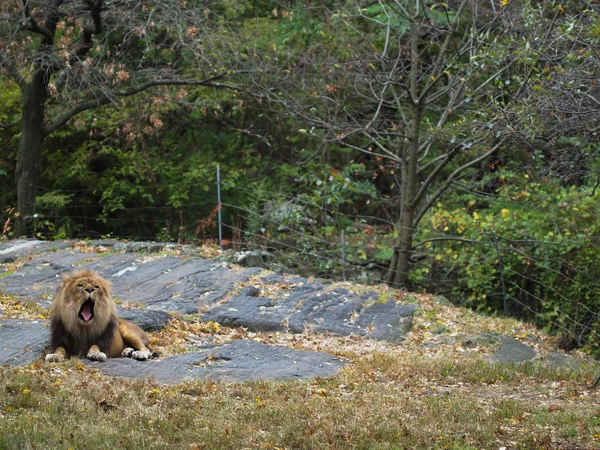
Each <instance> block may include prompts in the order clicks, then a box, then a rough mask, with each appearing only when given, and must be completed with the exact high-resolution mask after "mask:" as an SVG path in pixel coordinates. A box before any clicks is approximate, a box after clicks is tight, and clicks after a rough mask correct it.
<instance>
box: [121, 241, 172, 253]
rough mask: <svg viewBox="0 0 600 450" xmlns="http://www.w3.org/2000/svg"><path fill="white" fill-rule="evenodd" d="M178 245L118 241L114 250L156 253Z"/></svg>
mask: <svg viewBox="0 0 600 450" xmlns="http://www.w3.org/2000/svg"><path fill="white" fill-rule="evenodd" d="M176 247H177V244H174V243H169V242H152V241H145V242H117V243H116V244H114V245H113V250H115V251H117V252H127V253H142V252H145V253H154V252H160V251H163V250H171V249H173V248H176Z"/></svg>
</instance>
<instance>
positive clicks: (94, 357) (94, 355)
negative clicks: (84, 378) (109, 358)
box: [87, 351, 106, 362]
mask: <svg viewBox="0 0 600 450" xmlns="http://www.w3.org/2000/svg"><path fill="white" fill-rule="evenodd" d="M87 359H89V360H91V361H101V362H104V361H106V353H102V352H100V351H98V352H95V351H91V352H88V354H87Z"/></svg>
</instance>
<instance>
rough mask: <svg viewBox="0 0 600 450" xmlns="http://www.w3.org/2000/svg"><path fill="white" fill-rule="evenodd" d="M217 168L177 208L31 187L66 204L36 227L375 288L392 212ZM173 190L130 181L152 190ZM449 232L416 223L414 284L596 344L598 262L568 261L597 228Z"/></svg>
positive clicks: (45, 234) (387, 251)
mask: <svg viewBox="0 0 600 450" xmlns="http://www.w3.org/2000/svg"><path fill="white" fill-rule="evenodd" d="M220 175H221V174H219V181H220V183H219V184H218V185H216V186H211V187H210V188H208V189H207V188H206V187H202V189H200V188H198V191H199V192H200V194H196V195H190V196H189V198H188V201H179V202H173V203H172V204H165V203H164V202H162V199H161V198H159V196H157V197H156V198H155V197H152V195H150V196H146V197H145V198H144V201H145V202H146V204H144V203H143V202H137V203H136V204H131V205H129V204H127V202H123V203H121V204H117V203H115V202H112V203H111V202H110V201H105V198H106V196H105V195H103V194H104V193H102V192H99V191H98V190H97V189H87V188H81V189H68V190H61V189H48V188H43V187H36V188H37V189H38V191H39V192H40V193H41V195H42V196H43V195H44V194H51V195H54V196H56V198H69V199H70V200H71V201H68V202H66V203H65V204H64V205H62V206H61V205H58V206H57V205H54V206H49V205H48V202H46V203H43V202H42V203H40V204H38V205H36V218H35V220H36V233H37V235H38V236H39V237H42V238H61V237H69V238H80V239H86V238H99V237H111V238H118V239H131V240H159V241H177V242H180V243H190V242H191V243H198V244H199V243H211V244H214V245H219V246H221V247H222V248H224V249H225V250H227V249H233V250H259V251H263V252H265V254H268V255H271V256H272V262H274V263H275V265H278V266H279V267H282V268H284V270H287V271H290V272H295V273H298V274H301V275H306V276H308V275H315V276H318V277H322V278H327V279H330V280H333V281H345V280H353V281H357V282H360V283H364V284H371V285H374V284H379V283H382V282H384V281H385V280H386V275H387V274H388V272H389V270H390V259H391V255H392V254H393V251H394V248H395V247H396V246H397V240H398V234H399V232H400V227H399V225H398V224H397V223H396V222H395V220H394V217H393V216H392V215H391V214H390V213H389V211H377V212H376V213H375V214H373V213H368V214H360V213H358V211H353V209H352V208H351V207H347V206H346V205H341V206H340V205H331V204H327V203H326V202H325V201H319V199H318V198H317V199H315V198H311V197H310V196H307V195H292V194H290V193H289V192H280V191H274V190H268V189H262V188H261V189H251V188H249V187H245V186H237V185H235V183H233V182H231V181H230V180H228V178H227V175H226V174H225V175H224V176H223V177H222V178H221V176H220ZM174 187H176V185H173V184H165V185H161V184H148V185H141V184H138V185H136V188H137V189H139V190H143V191H145V192H152V193H160V192H164V191H165V190H168V189H171V188H174ZM457 189H458V191H461V190H464V189H466V188H465V187H464V186H463V185H458V186H457ZM232 193H235V194H236V195H235V196H234V195H232ZM472 193H473V192H472ZM473 194H474V195H479V194H481V195H482V196H486V197H489V193H478V192H474V193H473ZM157 195H158V194H157ZM200 197H202V198H200ZM495 198H496V200H497V201H500V202H502V205H506V207H507V208H512V207H513V206H514V205H518V206H520V207H526V208H530V209H535V208H536V207H537V206H536V205H535V204H531V203H524V202H523V201H522V199H519V198H516V199H515V198H511V197H509V196H501V195H498V196H496V197H495ZM240 199H242V200H241V201H240ZM182 200H184V199H182ZM1 219H2V222H3V223H5V227H4V233H5V234H6V223H7V222H9V221H10V220H11V219H10V216H9V215H5V216H3V217H1ZM69 224H71V225H69ZM446 228H447V227H434V226H432V222H431V221H430V222H424V224H423V225H422V226H421V227H419V229H418V230H417V233H416V235H415V246H414V249H413V258H412V260H411V267H412V269H411V273H412V280H411V281H412V285H411V288H412V289H413V290H420V291H426V292H432V293H437V294H441V295H446V296H448V297H450V298H451V299H452V301H453V302H454V303H456V304H465V305H469V306H471V307H475V308H478V309H481V310H483V311H491V312H496V313H503V314H505V315H515V316H519V317H525V318H527V319H530V320H533V321H535V322H538V323H539V324H543V325H546V326H548V328H551V329H554V330H558V331H559V332H561V333H563V334H564V335H565V336H570V337H571V338H572V340H575V341H584V340H586V339H587V340H589V339H594V340H596V341H598V342H600V339H597V338H598V337H599V336H598V331H597V326H598V323H600V321H599V315H600V314H599V313H598V308H597V305H598V300H597V299H598V298H600V295H599V294H600V286H598V283H597V279H598V275H600V274H598V273H596V271H595V268H594V265H593V264H591V263H590V264H587V265H585V264H580V263H574V258H573V252H576V251H577V248H579V247H578V246H593V245H595V244H596V242H598V238H600V236H598V235H595V234H591V233H587V234H585V235H581V236H573V235H569V236H567V235H564V236H561V237H560V239H554V240H553V239H539V238H535V237H533V235H531V234H529V233H527V232H523V231H521V232H520V233H517V232H511V233H503V232H501V231H497V230H496V229H493V228H492V229H482V230H478V231H477V232H473V233H471V234H470V235H467V234H466V233H462V235H459V234H457V232H453V231H452V230H447V229H446ZM123 230H128V231H129V232H123ZM417 241H418V242H417ZM563 248H568V249H571V250H564V251H563ZM470 255H476V257H475V256H473V257H470ZM396 287H400V286H396Z"/></svg>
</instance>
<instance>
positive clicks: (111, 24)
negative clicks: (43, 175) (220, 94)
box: [0, 0, 234, 237]
mask: <svg viewBox="0 0 600 450" xmlns="http://www.w3.org/2000/svg"><path fill="white" fill-rule="evenodd" d="M211 6H212V4H211V2H202V1H187V0H165V1H142V0H114V1H108V0H48V1H46V0H8V1H5V2H2V3H1V5H0V48H1V49H3V50H2V51H1V52H0V70H2V71H3V73H5V74H7V75H8V76H10V77H11V78H12V79H13V80H14V81H15V82H16V83H17V84H18V86H19V89H20V91H21V96H22V118H21V121H20V140H19V147H18V152H17V163H16V174H15V177H16V184H17V224H16V228H15V236H17V237H18V236H22V235H29V234H31V231H32V224H33V215H34V204H35V196H36V189H37V188H38V187H39V179H40V171H41V164H42V149H43V144H44V140H45V138H47V137H48V136H49V135H50V134H52V133H53V132H55V131H56V130H58V129H60V128H61V127H63V126H64V125H65V124H66V123H68V122H69V120H71V119H72V118H73V117H75V116H77V115H78V114H81V113H82V112H84V111H88V110H94V109H96V108H99V107H101V106H103V105H108V104H112V105H119V103H120V101H121V100H120V99H122V98H124V97H128V96H131V95H135V94H137V93H139V92H142V91H146V90H149V89H152V88H155V87H157V86H174V85H178V86H210V87H214V88H231V87H232V86H230V85H228V84H226V83H224V82H223V81H224V79H226V78H227V77H228V76H231V75H232V74H233V73H234V72H233V71H232V70H228V69H227V67H225V66H226V61H228V60H227V59H226V58H223V59H224V61H223V62H220V61H219V58H218V56H217V55H216V54H215V53H214V52H213V51H212V50H208V49H210V48H211V45H213V44H214V43H215V39H216V37H217V38H218V36H217V33H216V32H215V29H216V28H218V27H220V26H222V22H221V21H220V17H219V16H218V15H216V14H215V13H214V12H213V11H212V10H211ZM217 11H218V10H217ZM215 45H216V44H215ZM222 48H224V46H222ZM192 61H194V64H190V62H192ZM229 69H231V67H230V68H229Z"/></svg>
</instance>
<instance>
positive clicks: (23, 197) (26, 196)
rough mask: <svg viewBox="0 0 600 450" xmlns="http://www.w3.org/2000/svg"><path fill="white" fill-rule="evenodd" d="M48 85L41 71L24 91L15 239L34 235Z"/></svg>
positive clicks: (27, 84)
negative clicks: (36, 195)
mask: <svg viewBox="0 0 600 450" xmlns="http://www.w3.org/2000/svg"><path fill="white" fill-rule="evenodd" d="M47 85H48V83H47V79H46V74H45V73H44V71H43V70H38V71H36V72H35V73H34V74H33V76H32V77H31V80H30V81H29V82H27V83H26V84H25V85H24V86H23V89H22V94H23V112H22V114H23V117H22V124H21V140H20V142H19V150H18V153H17V170H16V173H15V177H16V184H17V212H18V216H17V221H16V225H15V237H21V236H32V235H33V215H34V213H35V193H36V187H37V186H39V184H40V177H41V160H42V148H43V144H44V111H45V104H46V99H47V95H48V94H47Z"/></svg>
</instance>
